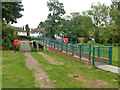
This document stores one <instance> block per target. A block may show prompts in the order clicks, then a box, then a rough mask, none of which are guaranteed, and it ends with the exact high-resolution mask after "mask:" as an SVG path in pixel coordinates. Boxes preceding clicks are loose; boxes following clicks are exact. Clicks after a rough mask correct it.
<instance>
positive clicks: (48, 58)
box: [38, 52, 63, 65]
mask: <svg viewBox="0 0 120 90" xmlns="http://www.w3.org/2000/svg"><path fill="white" fill-rule="evenodd" d="M38 53H39V54H41V55H42V56H43V57H44V58H45V59H46V60H48V62H49V63H51V64H54V65H62V64H63V62H58V61H56V60H55V59H54V58H52V57H50V56H48V55H46V54H44V53H42V52H38Z"/></svg>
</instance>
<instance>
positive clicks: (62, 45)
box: [61, 42, 63, 51]
mask: <svg viewBox="0 0 120 90" xmlns="http://www.w3.org/2000/svg"><path fill="white" fill-rule="evenodd" d="M61 51H63V42H61Z"/></svg>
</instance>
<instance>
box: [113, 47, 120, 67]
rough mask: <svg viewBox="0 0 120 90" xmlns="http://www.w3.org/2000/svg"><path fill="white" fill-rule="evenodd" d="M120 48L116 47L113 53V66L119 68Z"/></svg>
mask: <svg viewBox="0 0 120 90" xmlns="http://www.w3.org/2000/svg"><path fill="white" fill-rule="evenodd" d="M119 48H120V46H114V47H113V52H112V59H113V60H112V65H114V66H118V65H119V67H120V64H118V62H119V63H120V60H118V49H119Z"/></svg>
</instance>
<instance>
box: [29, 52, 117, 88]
mask: <svg viewBox="0 0 120 90" xmlns="http://www.w3.org/2000/svg"><path fill="white" fill-rule="evenodd" d="M43 52H44V53H45V54H47V55H49V56H51V57H53V58H54V59H55V60H57V61H58V62H63V63H64V64H63V65H53V64H50V63H49V62H48V61H47V60H44V58H43V57H42V56H41V55H40V54H38V53H37V52H32V53H31V54H32V56H34V57H35V58H36V59H37V60H38V61H39V63H40V64H42V66H41V68H42V69H44V70H45V71H46V72H47V73H48V75H49V77H50V79H51V81H54V82H53V83H54V85H55V86H56V88H96V87H97V88H117V87H118V75H117V74H114V73H111V72H106V71H99V70H98V69H96V68H95V67H92V68H89V67H88V66H86V65H84V64H83V63H81V62H77V61H72V60H70V59H67V58H65V57H63V56H60V55H56V54H53V53H50V52H47V51H43Z"/></svg>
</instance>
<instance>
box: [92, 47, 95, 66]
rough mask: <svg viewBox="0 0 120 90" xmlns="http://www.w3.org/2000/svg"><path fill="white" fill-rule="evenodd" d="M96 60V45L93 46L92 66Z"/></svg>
mask: <svg viewBox="0 0 120 90" xmlns="http://www.w3.org/2000/svg"><path fill="white" fill-rule="evenodd" d="M94 60H95V47H94V46H93V57H92V66H94Z"/></svg>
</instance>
